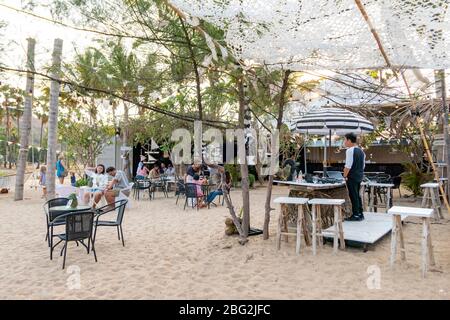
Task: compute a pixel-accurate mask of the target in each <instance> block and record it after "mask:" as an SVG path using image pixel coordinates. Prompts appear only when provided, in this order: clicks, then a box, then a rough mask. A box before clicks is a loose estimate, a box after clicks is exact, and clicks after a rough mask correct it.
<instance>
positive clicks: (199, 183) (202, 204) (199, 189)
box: [192, 174, 206, 208]
mask: <svg viewBox="0 0 450 320" xmlns="http://www.w3.org/2000/svg"><path fill="white" fill-rule="evenodd" d="M192 183H194V184H196V185H197V189H196V191H197V197H198V198H197V201H198V203H197V206H198V207H199V208H204V207H206V203H205V202H204V201H203V197H204V196H205V195H204V194H203V190H202V185H203V184H205V183H206V181H205V180H204V179H200V176H199V175H198V174H195V175H194V177H193V181H192ZM200 198H201V199H200Z"/></svg>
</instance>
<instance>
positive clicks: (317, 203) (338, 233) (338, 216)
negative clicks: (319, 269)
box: [308, 198, 345, 255]
mask: <svg viewBox="0 0 450 320" xmlns="http://www.w3.org/2000/svg"><path fill="white" fill-rule="evenodd" d="M308 203H309V204H310V205H312V245H313V254H314V255H316V253H317V237H319V246H320V247H322V246H323V233H322V216H321V215H322V214H321V206H332V207H333V212H334V223H333V225H334V231H333V235H334V236H333V253H337V250H338V238H339V240H340V242H341V249H345V240H344V229H343V228H342V205H343V204H344V203H345V200H344V199H324V198H314V199H311V200H309V201H308Z"/></svg>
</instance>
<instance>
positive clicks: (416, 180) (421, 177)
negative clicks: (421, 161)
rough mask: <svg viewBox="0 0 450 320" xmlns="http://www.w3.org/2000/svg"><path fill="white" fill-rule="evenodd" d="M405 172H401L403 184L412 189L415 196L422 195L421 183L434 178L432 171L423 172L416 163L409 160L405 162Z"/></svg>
mask: <svg viewBox="0 0 450 320" xmlns="http://www.w3.org/2000/svg"><path fill="white" fill-rule="evenodd" d="M403 166H404V167H405V172H403V173H402V174H401V177H402V184H403V186H404V187H405V188H406V189H407V190H409V191H411V192H412V193H413V195H414V197H418V196H421V195H422V188H421V187H420V185H421V184H424V183H426V182H429V181H430V180H432V179H433V175H432V174H431V173H426V172H423V171H422V170H421V169H420V168H419V167H418V166H417V165H416V164H415V163H412V162H408V163H405V164H403Z"/></svg>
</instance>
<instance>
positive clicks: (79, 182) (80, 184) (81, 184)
mask: <svg viewBox="0 0 450 320" xmlns="http://www.w3.org/2000/svg"><path fill="white" fill-rule="evenodd" d="M88 184H89V181H88V179H85V178H81V179H79V180H77V182H75V187H77V188H79V187H84V186H87V185H88Z"/></svg>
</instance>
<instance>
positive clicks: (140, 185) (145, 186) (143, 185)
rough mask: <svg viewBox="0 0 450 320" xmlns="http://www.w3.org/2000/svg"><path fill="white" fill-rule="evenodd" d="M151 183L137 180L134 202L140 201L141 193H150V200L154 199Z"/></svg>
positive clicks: (134, 187) (145, 180)
mask: <svg viewBox="0 0 450 320" xmlns="http://www.w3.org/2000/svg"><path fill="white" fill-rule="evenodd" d="M151 185H152V184H151V182H150V180H147V179H137V180H135V183H134V185H133V190H134V200H136V199H137V200H140V196H141V191H144V192H148V197H149V199H151V198H152V192H151Z"/></svg>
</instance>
